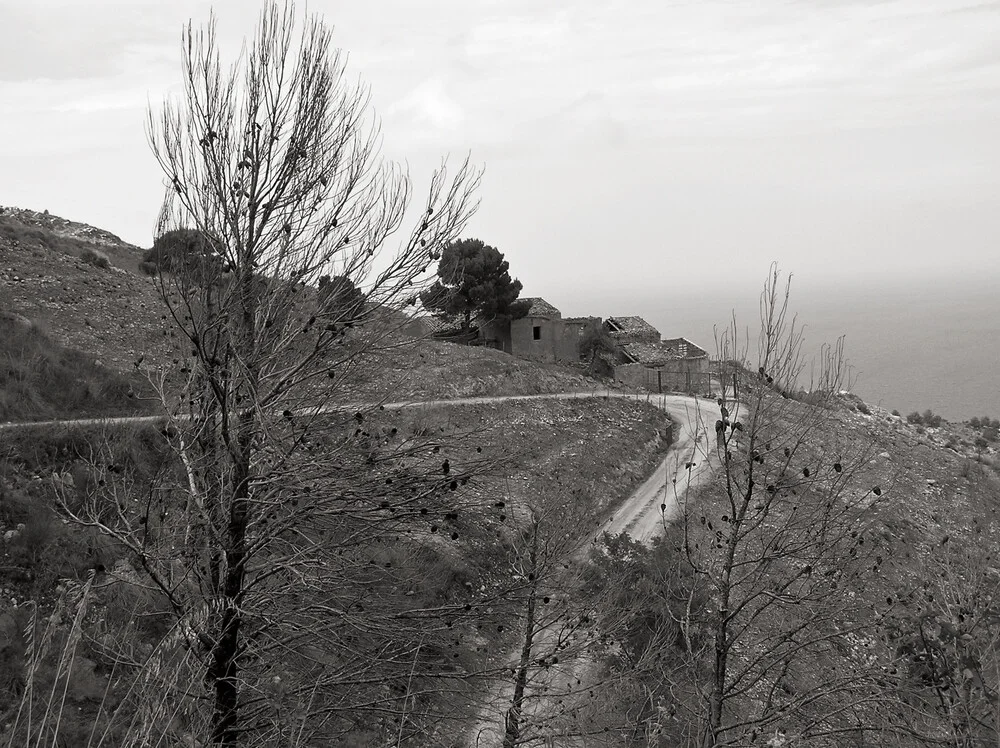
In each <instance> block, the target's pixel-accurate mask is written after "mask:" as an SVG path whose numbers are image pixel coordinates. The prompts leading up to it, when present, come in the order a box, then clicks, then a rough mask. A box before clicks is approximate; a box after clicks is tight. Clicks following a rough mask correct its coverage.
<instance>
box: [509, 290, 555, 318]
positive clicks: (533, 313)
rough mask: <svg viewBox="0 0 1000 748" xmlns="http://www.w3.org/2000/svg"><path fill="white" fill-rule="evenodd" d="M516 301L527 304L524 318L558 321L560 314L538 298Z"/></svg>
mask: <svg viewBox="0 0 1000 748" xmlns="http://www.w3.org/2000/svg"><path fill="white" fill-rule="evenodd" d="M518 301H526V302H528V304H529V306H528V313H527V314H526V315H525V316H526V317H548V318H549V319H559V318H561V317H562V314H561V313H560V311H559V310H558V309H556V308H555V307H554V306H552V305H551V304H550V303H549V302H547V301H546V300H545V299H543V298H541V297H539V296H529V297H528V298H526V299H518Z"/></svg>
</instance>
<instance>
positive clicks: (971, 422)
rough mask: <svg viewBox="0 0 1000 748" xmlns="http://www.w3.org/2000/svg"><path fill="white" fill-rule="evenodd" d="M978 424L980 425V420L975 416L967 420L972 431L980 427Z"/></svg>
mask: <svg viewBox="0 0 1000 748" xmlns="http://www.w3.org/2000/svg"><path fill="white" fill-rule="evenodd" d="M980 423H981V422H980V420H979V419H978V418H976V417H975V416H973V417H972V418H970V419H969V425H970V426H972V428H974V429H978V428H979V426H980Z"/></svg>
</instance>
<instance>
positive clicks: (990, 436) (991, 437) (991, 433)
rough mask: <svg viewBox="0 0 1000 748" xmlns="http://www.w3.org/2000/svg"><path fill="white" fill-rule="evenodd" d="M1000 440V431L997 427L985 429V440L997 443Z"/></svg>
mask: <svg viewBox="0 0 1000 748" xmlns="http://www.w3.org/2000/svg"><path fill="white" fill-rule="evenodd" d="M998 438H1000V429H997V428H996V426H990V427H989V428H988V429H983V439H985V440H986V441H988V442H995V441H997V439H998Z"/></svg>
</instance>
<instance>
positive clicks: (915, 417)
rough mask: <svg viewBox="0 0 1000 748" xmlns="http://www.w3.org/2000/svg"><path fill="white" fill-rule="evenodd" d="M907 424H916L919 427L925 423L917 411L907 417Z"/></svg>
mask: <svg viewBox="0 0 1000 748" xmlns="http://www.w3.org/2000/svg"><path fill="white" fill-rule="evenodd" d="M906 422H907V423H915V424H917V425H920V424H921V423H923V422H924V418H923V416H921V415H920V413H918V412H917V411H913V412H912V413H910V414H909V415H908V416H906Z"/></svg>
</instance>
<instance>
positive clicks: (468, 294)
mask: <svg viewBox="0 0 1000 748" xmlns="http://www.w3.org/2000/svg"><path fill="white" fill-rule="evenodd" d="M437 275H438V278H437V281H436V282H435V283H434V285H433V286H431V287H430V288H428V289H427V290H426V291H424V293H423V294H422V295H421V300H422V301H423V303H424V306H425V307H427V309H429V310H431V311H433V312H438V313H441V314H444V315H447V316H452V315H459V316H461V318H462V331H463V332H468V331H469V328H470V326H471V324H472V314H473V313H474V312H476V313H478V314H480V315H482V316H483V317H484V318H485V319H488V320H489V319H493V318H495V317H500V316H509V317H511V318H512V319H518V318H520V317H523V316H524V315H525V313H526V312H527V308H526V306H525V305H524V304H523V303H522V304H519V303H517V297H518V295H519V294H520V293H521V282H520V281H519V280H516V279H514V280H512V279H511V277H510V265H509V263H508V262H507V260H505V259H504V257H503V253H502V252H500V251H499V250H497V249H496V248H495V247H491V246H490V245H489V244H486V243H484V242H482V241H481V240H479V239H461V240H459V241H454V242H451V243H449V244H448V245H447V246H446V247H445V248H444V250H443V251H442V252H441V255H440V262H439V263H438V271H437Z"/></svg>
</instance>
